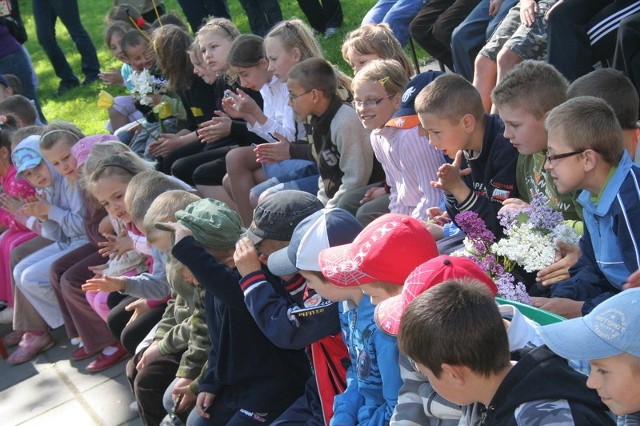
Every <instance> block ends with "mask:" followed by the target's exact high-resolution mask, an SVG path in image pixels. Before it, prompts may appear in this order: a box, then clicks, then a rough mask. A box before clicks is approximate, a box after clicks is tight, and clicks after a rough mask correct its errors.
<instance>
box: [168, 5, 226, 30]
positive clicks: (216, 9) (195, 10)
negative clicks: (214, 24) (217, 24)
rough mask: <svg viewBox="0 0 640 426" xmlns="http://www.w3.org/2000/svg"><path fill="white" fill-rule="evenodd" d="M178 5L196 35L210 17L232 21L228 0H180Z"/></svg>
mask: <svg viewBox="0 0 640 426" xmlns="http://www.w3.org/2000/svg"><path fill="white" fill-rule="evenodd" d="M178 3H179V4H180V8H182V11H183V12H184V15H185V16H186V17H187V21H189V26H190V27H191V30H192V31H193V32H194V33H195V32H196V31H198V28H200V27H201V26H202V22H203V20H204V19H206V18H207V17H209V16H214V17H216V18H227V19H231V13H230V12H229V6H227V0H198V1H194V0H178Z"/></svg>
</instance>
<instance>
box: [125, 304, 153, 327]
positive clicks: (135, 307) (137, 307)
mask: <svg viewBox="0 0 640 426" xmlns="http://www.w3.org/2000/svg"><path fill="white" fill-rule="evenodd" d="M124 310H125V311H127V312H131V311H133V315H131V318H129V321H127V324H131V323H132V322H134V321H135V320H136V319H137V318H138V317H139V316H141V315H142V314H144V313H145V312H149V311H150V310H151V308H150V307H149V304H148V303H147V299H138V300H135V301H133V302H131V303H129V304H128V305H127V306H125V307H124Z"/></svg>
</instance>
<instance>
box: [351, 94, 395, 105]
mask: <svg viewBox="0 0 640 426" xmlns="http://www.w3.org/2000/svg"><path fill="white" fill-rule="evenodd" d="M393 95H395V93H391V94H389V95H387V96H385V97H383V98H380V99H369V100H368V101H356V100H354V101H352V102H351V105H353V106H354V107H355V108H362V107H374V106H378V105H380V102H382V101H384V100H385V99H387V98H390V97H391V96H393Z"/></svg>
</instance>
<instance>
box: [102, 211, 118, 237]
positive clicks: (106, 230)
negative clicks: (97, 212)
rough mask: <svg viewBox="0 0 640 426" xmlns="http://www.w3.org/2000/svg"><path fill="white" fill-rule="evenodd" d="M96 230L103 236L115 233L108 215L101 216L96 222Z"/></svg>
mask: <svg viewBox="0 0 640 426" xmlns="http://www.w3.org/2000/svg"><path fill="white" fill-rule="evenodd" d="M98 232H99V233H100V235H103V236H104V235H111V234H113V233H115V229H113V224H112V223H111V219H109V215H107V216H105V217H103V218H102V220H101V221H100V223H99V224H98Z"/></svg>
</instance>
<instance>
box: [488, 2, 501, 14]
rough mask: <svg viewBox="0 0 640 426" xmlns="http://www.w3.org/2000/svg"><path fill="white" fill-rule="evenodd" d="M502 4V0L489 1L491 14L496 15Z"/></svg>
mask: <svg viewBox="0 0 640 426" xmlns="http://www.w3.org/2000/svg"><path fill="white" fill-rule="evenodd" d="M501 5H502V0H491V1H490V2H489V16H496V15H497V14H498V11H499V10H500V6H501Z"/></svg>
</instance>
